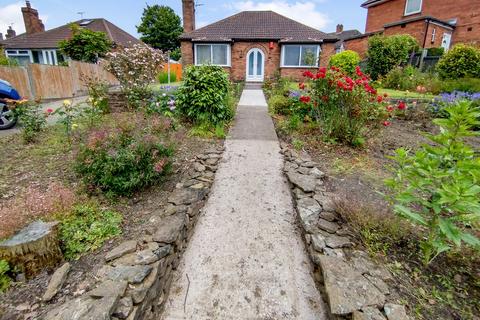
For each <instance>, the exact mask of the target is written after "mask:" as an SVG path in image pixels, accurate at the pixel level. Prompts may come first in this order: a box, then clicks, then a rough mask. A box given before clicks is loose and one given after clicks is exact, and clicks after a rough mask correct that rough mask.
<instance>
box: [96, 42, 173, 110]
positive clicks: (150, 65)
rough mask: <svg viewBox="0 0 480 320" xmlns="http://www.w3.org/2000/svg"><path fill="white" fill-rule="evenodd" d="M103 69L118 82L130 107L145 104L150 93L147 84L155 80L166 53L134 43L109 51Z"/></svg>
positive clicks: (165, 58)
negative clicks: (127, 46) (128, 46)
mask: <svg viewBox="0 0 480 320" xmlns="http://www.w3.org/2000/svg"><path fill="white" fill-rule="evenodd" d="M106 60H107V61H106V64H105V69H106V70H107V71H109V72H110V73H112V74H113V75H114V76H115V77H116V78H117V79H118V81H119V82H120V86H121V88H122V91H123V92H124V93H125V95H126V96H127V99H128V102H129V104H130V106H131V107H139V106H142V105H145V103H146V101H145V102H144V103H143V102H142V101H143V100H148V98H150V95H151V91H150V89H149V86H150V85H151V84H152V83H154V82H155V80H156V76H157V74H158V72H159V71H160V70H161V69H162V65H163V63H165V62H166V61H167V55H166V54H164V53H163V52H162V51H160V50H156V49H153V48H151V47H149V46H147V45H139V44H136V45H134V46H132V47H130V48H121V49H118V50H115V51H112V52H109V53H108V54H107V57H106Z"/></svg>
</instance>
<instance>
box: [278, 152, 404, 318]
mask: <svg viewBox="0 0 480 320" xmlns="http://www.w3.org/2000/svg"><path fill="white" fill-rule="evenodd" d="M282 153H283V154H284V158H285V164H284V171H285V174H286V176H287V179H288V181H289V182H290V185H291V190H292V194H293V197H294V203H295V207H296V210H297V220H298V222H299V224H300V226H301V228H300V229H301V231H302V234H303V238H304V240H305V244H306V247H307V251H308V254H309V255H310V258H311V260H312V262H313V264H314V265H315V268H314V275H315V279H316V281H317V283H318V285H319V289H320V291H321V292H322V295H323V297H325V299H326V302H327V304H328V306H329V311H330V318H331V319H334V320H340V319H341V320H344V319H349V320H351V319H353V320H366V319H376V320H387V319H388V320H408V319H409V318H408V316H407V314H406V309H405V307H404V306H402V305H399V304H396V301H395V300H394V299H392V298H391V297H390V282H391V280H392V279H393V276H392V274H391V273H390V272H389V271H388V270H387V269H386V268H385V267H383V266H380V265H378V264H377V263H375V262H374V261H373V260H371V259H370V257H369V255H368V253H367V252H365V251H363V250H359V249H357V248H355V244H354V234H353V233H352V232H351V231H350V230H349V229H348V228H347V227H346V225H345V224H344V223H343V222H342V221H341V219H340V217H339V216H338V215H337V213H336V206H335V201H334V194H333V193H331V192H329V191H328V188H327V184H328V177H327V176H326V175H325V174H324V173H323V172H322V171H320V170H319V169H318V165H317V164H316V163H315V162H313V161H311V159H310V157H309V156H308V155H306V154H303V155H299V154H298V153H296V152H295V151H293V150H290V149H289V147H288V146H287V145H286V144H284V143H282Z"/></svg>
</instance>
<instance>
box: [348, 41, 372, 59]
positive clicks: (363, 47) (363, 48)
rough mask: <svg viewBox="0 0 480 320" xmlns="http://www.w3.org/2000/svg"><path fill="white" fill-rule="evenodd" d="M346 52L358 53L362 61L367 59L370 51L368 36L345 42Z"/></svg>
mask: <svg viewBox="0 0 480 320" xmlns="http://www.w3.org/2000/svg"><path fill="white" fill-rule="evenodd" d="M343 46H344V48H345V50H352V51H355V52H357V53H358V54H359V55H360V57H361V58H362V59H364V58H366V56H367V51H368V36H364V37H358V38H353V39H350V40H345V41H344V43H343Z"/></svg>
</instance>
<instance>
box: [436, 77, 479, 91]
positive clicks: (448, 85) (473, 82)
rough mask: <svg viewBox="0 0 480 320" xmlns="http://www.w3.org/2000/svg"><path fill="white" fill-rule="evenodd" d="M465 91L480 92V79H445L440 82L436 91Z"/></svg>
mask: <svg viewBox="0 0 480 320" xmlns="http://www.w3.org/2000/svg"><path fill="white" fill-rule="evenodd" d="M453 91H463V92H470V93H476V92H480V79H478V78H477V79H476V78H462V79H455V80H443V81H441V82H440V84H439V90H438V92H435V93H442V92H453Z"/></svg>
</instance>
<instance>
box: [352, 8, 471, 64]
mask: <svg viewBox="0 0 480 320" xmlns="http://www.w3.org/2000/svg"><path fill="white" fill-rule="evenodd" d="M362 7H363V8H365V9H367V10H368V13H367V22H366V27H365V34H363V35H357V36H353V37H351V38H350V39H346V40H345V41H344V46H345V49H349V50H354V51H357V52H359V53H360V54H361V55H364V54H365V53H366V51H367V44H368V37H369V36H371V35H373V34H384V35H387V36H388V35H393V34H410V35H412V36H413V37H415V38H416V39H417V41H418V43H419V45H420V47H421V48H424V49H427V48H433V47H443V48H445V49H446V50H448V49H449V48H450V47H451V46H452V45H453V44H456V43H473V44H478V43H480V0H456V1H451V0H368V1H365V2H364V3H363V4H362Z"/></svg>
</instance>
